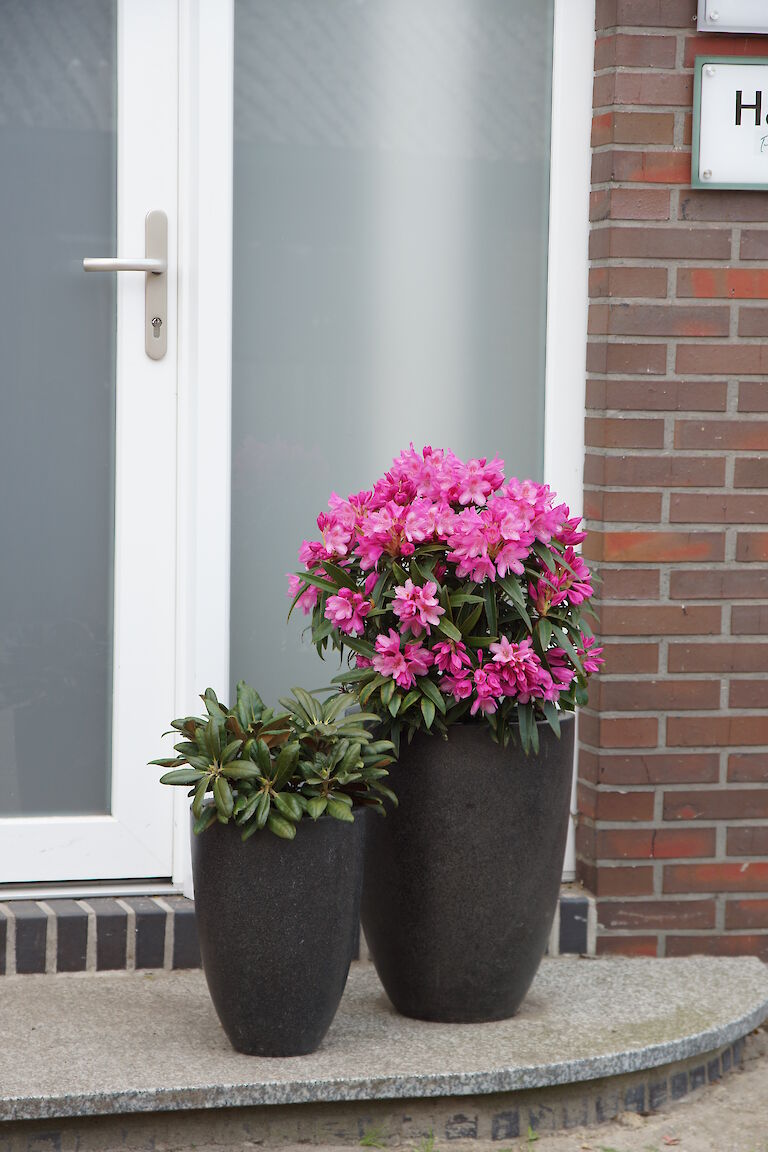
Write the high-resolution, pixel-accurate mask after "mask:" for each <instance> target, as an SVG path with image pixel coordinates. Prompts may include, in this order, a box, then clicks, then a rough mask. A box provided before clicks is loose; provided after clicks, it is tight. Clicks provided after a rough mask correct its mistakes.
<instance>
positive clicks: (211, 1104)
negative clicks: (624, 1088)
mask: <svg viewBox="0 0 768 1152" xmlns="http://www.w3.org/2000/svg"><path fill="white" fill-rule="evenodd" d="M766 1018H768V999H766V1000H764V1001H763V1002H762V1003H761V1004H760V1005H759V1006H756V1007H755V1008H753V1009H752V1010H750V1011H749V1012H748V1013H746V1014H745V1015H743V1016H741V1017H739V1018H738V1019H736V1020H733V1021H730V1022H729V1023H728V1024H725V1025H722V1026H721V1027H718V1028H712V1029H709V1030H707V1031H705V1032H700V1033H696V1034H694V1035H692V1036H687V1037H683V1038H681V1039H680V1040H670V1041H666V1042H664V1043H662V1044H654V1045H650V1046H649V1047H647V1048H638V1049H633V1050H630V1051H627V1052H615V1053H606V1054H603V1055H601V1056H595V1057H586V1058H584V1059H581V1060H571V1061H562V1062H559V1063H556V1064H545V1065H538V1066H537V1065H534V1066H531V1067H530V1068H523V1069H520V1068H499V1069H494V1070H490V1071H481V1072H472V1073H437V1074H426V1075H423V1076H420V1075H415V1076H414V1075H405V1076H380V1077H376V1076H373V1077H358V1078H346V1077H345V1078H329V1079H323V1080H315V1081H311V1082H308V1081H304V1080H297V1081H285V1082H281V1081H261V1082H257V1083H247V1082H245V1083H240V1084H226V1085H210V1086H199V1085H198V1086H192V1087H188V1088H149V1089H132V1090H118V1091H115V1092H94V1093H76V1094H69V1095H62V1096H58V1097H42V1096H29V1097H22V1096H17V1097H6V1098H5V1099H2V1098H1V1097H0V1123H2V1122H3V1121H14V1120H48V1119H56V1118H65V1117H74V1116H108V1115H115V1114H127V1113H140V1112H169V1111H191V1110H198V1109H216V1108H238V1107H254V1106H261V1105H286V1104H310V1103H320V1102H323V1103H342V1102H350V1101H365V1100H397V1099H421V1098H435V1097H441V1096H446V1097H448V1096H485V1095H492V1094H495V1093H503V1092H515V1091H527V1090H531V1089H537V1088H552V1087H562V1086H564V1085H566V1084H574V1083H583V1082H586V1081H590V1080H600V1079H603V1078H606V1077H613V1076H621V1075H625V1074H627V1073H633V1072H642V1071H646V1070H650V1069H653V1068H659V1067H663V1066H671V1065H676V1064H678V1063H682V1062H683V1061H685V1060H689V1059H690V1058H691V1057H694V1056H705V1055H710V1054H712V1053H714V1052H719V1051H720V1050H721V1049H722V1048H726V1047H728V1046H729V1045H731V1044H734V1043H735V1042H737V1041H739V1040H741V1039H743V1037H745V1036H746V1035H748V1033H750V1032H751V1031H753V1030H754V1029H755V1028H757V1027H758V1026H759V1025H760V1024H762V1023H763V1022H764V1021H765V1020H766Z"/></svg>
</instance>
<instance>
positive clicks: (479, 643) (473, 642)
mask: <svg viewBox="0 0 768 1152" xmlns="http://www.w3.org/2000/svg"><path fill="white" fill-rule="evenodd" d="M498 640H499V638H498V636H466V637H465V638H464V643H465V644H466V646H467V648H490V646H491V644H497V643H498Z"/></svg>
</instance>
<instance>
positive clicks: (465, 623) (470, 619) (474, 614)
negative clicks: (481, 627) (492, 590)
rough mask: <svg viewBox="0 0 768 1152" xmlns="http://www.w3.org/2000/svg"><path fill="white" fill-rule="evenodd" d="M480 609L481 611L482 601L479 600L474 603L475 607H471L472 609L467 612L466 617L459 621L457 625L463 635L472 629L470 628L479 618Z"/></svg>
mask: <svg viewBox="0 0 768 1152" xmlns="http://www.w3.org/2000/svg"><path fill="white" fill-rule="evenodd" d="M482 611H483V602H482V600H481V601H480V603H479V604H476V605H475V607H474V608H473V609H472V611H471V612H469V613H468V615H467V618H466V619H465V620H460V621H459V627H460V628H461V631H462V634H463V635H464V636H466V635H468V633H470V632H471V631H472V629H473V628H474V627H475V625H476V624H477V622H478V620H479V619H480V616H481V615H482Z"/></svg>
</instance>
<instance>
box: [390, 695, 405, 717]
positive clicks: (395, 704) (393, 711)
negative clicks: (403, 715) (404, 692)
mask: <svg viewBox="0 0 768 1152" xmlns="http://www.w3.org/2000/svg"><path fill="white" fill-rule="evenodd" d="M402 702H403V698H402V696H401V695H400V693H399V692H393V694H392V699H391V700H390V701H389V704H387V708H388V709H389V712H390V715H391V716H397V714H398V712H399V711H400V705H401V704H402Z"/></svg>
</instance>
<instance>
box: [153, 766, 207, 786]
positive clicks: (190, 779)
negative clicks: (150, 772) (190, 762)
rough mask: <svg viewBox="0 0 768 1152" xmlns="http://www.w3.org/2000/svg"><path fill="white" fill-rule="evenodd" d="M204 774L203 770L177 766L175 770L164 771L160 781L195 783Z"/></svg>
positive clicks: (166, 782)
mask: <svg viewBox="0 0 768 1152" xmlns="http://www.w3.org/2000/svg"><path fill="white" fill-rule="evenodd" d="M204 775H205V773H204V772H198V771H197V769H196V768H177V769H176V771H175V772H166V773H165V775H164V776H161V777H160V783H161V784H197V782H198V780H200V779H201V777H203V776H204Z"/></svg>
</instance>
